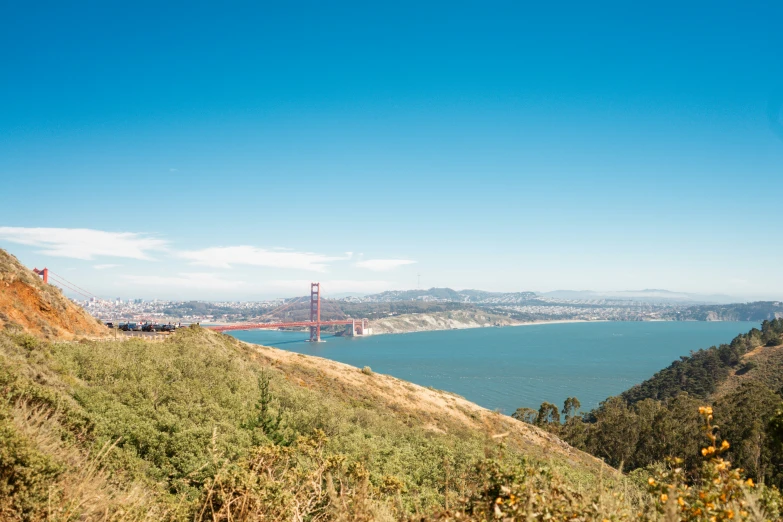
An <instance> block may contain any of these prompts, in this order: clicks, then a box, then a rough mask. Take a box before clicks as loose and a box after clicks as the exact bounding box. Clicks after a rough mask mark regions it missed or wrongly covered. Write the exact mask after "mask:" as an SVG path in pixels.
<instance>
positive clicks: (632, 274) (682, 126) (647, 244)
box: [0, 2, 783, 300]
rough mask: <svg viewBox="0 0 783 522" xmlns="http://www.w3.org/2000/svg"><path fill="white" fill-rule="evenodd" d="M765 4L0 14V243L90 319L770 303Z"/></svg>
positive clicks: (778, 155)
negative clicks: (419, 298)
mask: <svg viewBox="0 0 783 522" xmlns="http://www.w3.org/2000/svg"><path fill="white" fill-rule="evenodd" d="M781 16H783V6H779V5H776V4H774V3H770V2H751V3H743V4H739V3H738V4H737V5H716V4H714V3H703V4H701V3H694V4H689V5H685V6H684V5H681V4H679V3H674V2H671V3H664V4H657V7H656V9H655V10H654V11H653V10H647V9H645V8H643V7H641V6H631V5H624V6H623V7H622V8H620V7H618V6H611V5H608V4H607V5H594V4H590V5H587V4H582V3H573V4H570V5H568V4H566V5H561V4H558V5H557V6H546V5H538V6H531V5H522V4H519V3H514V2H500V3H493V4H486V3H479V2H467V3H458V4H455V3H446V2H443V3H439V2H428V3H426V4H421V3H406V2H401V3H394V4H383V5H376V4H367V3H344V2H339V3H329V4H323V3H315V2H313V3H306V5H305V6H297V7H293V6H287V5H284V4H279V5H267V4H266V3H263V2H262V3H255V4H243V5H232V6H220V5H187V6H186V7H182V6H173V5H171V4H164V5H160V4H152V3H145V2H141V3H134V4H133V5H127V6H117V5H108V4H105V5H101V4H98V5H89V6H87V5H84V6H73V5H71V6H65V5H60V4H52V5H50V6H47V7H45V8H43V7H41V6H40V5H38V4H36V5H35V6H33V5H28V4H25V3H6V4H5V5H3V6H2V7H0V20H1V21H0V26H1V27H2V28H3V30H2V31H0V48H2V49H3V50H2V51H0V52H2V56H3V67H2V68H0V114H2V117H0V182H1V183H0V248H4V249H7V250H8V251H9V252H11V253H12V254H14V255H16V256H17V257H19V258H20V260H21V261H22V262H23V263H25V264H26V265H27V266H30V267H33V266H39V267H41V266H44V265H45V266H48V267H51V268H52V269H53V270H55V271H56V272H58V273H60V274H62V275H63V276H65V277H66V278H68V279H69V280H72V281H74V282H75V283H76V284H79V285H80V286H83V287H84V288H87V289H89V290H90V291H91V292H94V293H96V294H97V295H100V296H102V297H116V296H123V297H128V298H132V297H140V298H146V299H152V298H161V299H205V300H218V299H226V300H255V299H266V298H271V297H279V296H294V295H303V294H305V293H306V292H307V285H308V284H309V282H310V281H321V282H322V283H323V284H324V289H325V295H327V296H328V295H329V294H330V293H331V294H345V293H363V294H367V293H375V292H380V291H383V290H389V289H415V288H417V286H419V280H418V274H421V282H420V286H421V287H422V288H430V287H450V288H454V289H468V288H472V289H480V290H488V291H536V292H546V291H554V290H595V291H622V290H640V289H645V288H660V289H667V290H671V291H675V292H689V293H697V294H727V295H731V296H736V297H737V298H738V299H741V300H755V299H765V300H776V299H783V271H781V270H780V265H781V260H783V243H781V242H780V241H779V239H778V236H779V232H778V229H779V222H780V219H779V218H778V216H777V214H776V212H777V208H778V206H779V205H778V200H779V199H780V198H779V194H781V193H783V133H781V129H783V126H782V125H781V114H780V109H781V103H782V102H783V96H782V95H781V94H780V93H782V92H783V66H781V65H780V64H781V60H780V50H781V49H783V32H781V31H780V30H779V20H780V19H781Z"/></svg>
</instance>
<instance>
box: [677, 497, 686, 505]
mask: <svg viewBox="0 0 783 522" xmlns="http://www.w3.org/2000/svg"><path fill="white" fill-rule="evenodd" d="M677 503H678V504H679V505H680V506H684V505H685V501H684V500H683V499H682V497H677Z"/></svg>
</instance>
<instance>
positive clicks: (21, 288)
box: [0, 249, 107, 339]
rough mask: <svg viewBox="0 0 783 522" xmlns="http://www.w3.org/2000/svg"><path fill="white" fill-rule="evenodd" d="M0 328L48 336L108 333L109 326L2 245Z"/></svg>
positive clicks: (71, 336)
mask: <svg viewBox="0 0 783 522" xmlns="http://www.w3.org/2000/svg"><path fill="white" fill-rule="evenodd" d="M0 330H6V331H24V332H27V333H31V334H33V335H36V336H39V337H44V338H47V339H72V338H74V337H76V336H88V337H95V336H105V335H106V334H107V331H106V328H105V327H104V326H102V325H101V324H100V322H98V321H97V320H95V319H94V318H93V317H91V316H90V315H89V314H88V313H87V312H85V311H84V310H83V309H82V308H81V307H79V306H76V305H74V304H73V303H72V302H71V301H69V300H68V299H67V298H66V297H65V296H63V295H62V293H61V292H60V291H59V290H58V289H57V288H55V287H54V286H52V285H47V284H44V282H43V281H42V280H41V278H40V277H38V276H37V275H36V274H34V273H33V272H32V271H31V270H30V269H28V268H26V267H25V266H23V265H22V264H21V263H20V262H19V260H18V259H16V258H15V257H14V256H12V255H11V254H9V253H8V252H6V251H5V250H3V249H0Z"/></svg>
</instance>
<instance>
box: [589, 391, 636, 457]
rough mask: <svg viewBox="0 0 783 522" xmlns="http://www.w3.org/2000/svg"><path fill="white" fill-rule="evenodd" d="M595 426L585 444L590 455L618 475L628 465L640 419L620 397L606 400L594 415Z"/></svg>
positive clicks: (633, 449)
mask: <svg viewBox="0 0 783 522" xmlns="http://www.w3.org/2000/svg"><path fill="white" fill-rule="evenodd" d="M595 416H596V418H597V423H596V427H595V431H594V432H593V434H592V435H593V436H592V437H590V439H589V440H588V443H587V444H588V447H590V453H592V454H594V455H598V456H600V457H602V458H603V459H604V460H606V462H607V463H609V465H611V466H614V467H616V468H618V469H620V471H622V468H624V467H625V465H624V464H625V463H626V462H628V461H630V460H631V458H632V457H633V455H634V452H635V451H636V444H637V441H638V440H639V418H638V416H637V415H636V414H635V413H634V412H633V411H632V410H630V409H629V408H628V405H627V404H626V402H625V401H624V400H623V399H622V398H621V397H609V398H608V399H606V400H605V401H604V402H602V403H601V405H600V406H599V408H598V411H597V412H596V413H595Z"/></svg>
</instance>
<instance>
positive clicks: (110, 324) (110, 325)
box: [106, 323, 114, 328]
mask: <svg viewBox="0 0 783 522" xmlns="http://www.w3.org/2000/svg"><path fill="white" fill-rule="evenodd" d="M106 328H114V323H106Z"/></svg>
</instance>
